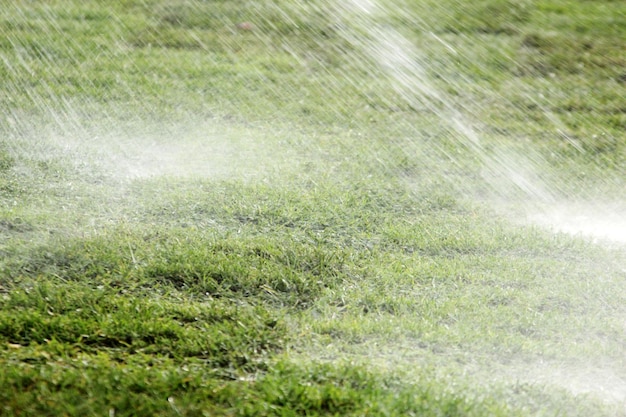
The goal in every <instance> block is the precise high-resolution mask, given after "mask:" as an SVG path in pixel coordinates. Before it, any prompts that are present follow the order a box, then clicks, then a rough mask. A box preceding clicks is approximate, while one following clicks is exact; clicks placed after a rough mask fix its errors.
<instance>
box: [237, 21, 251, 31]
mask: <svg viewBox="0 0 626 417" xmlns="http://www.w3.org/2000/svg"><path fill="white" fill-rule="evenodd" d="M237 29H239V30H254V25H253V24H252V23H250V22H240V23H237Z"/></svg>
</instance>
